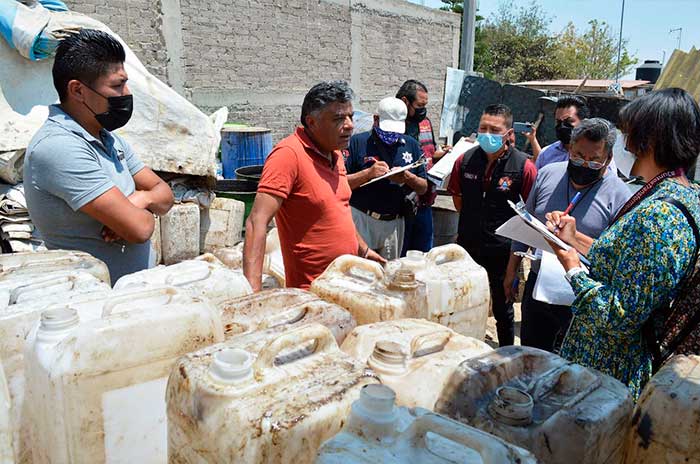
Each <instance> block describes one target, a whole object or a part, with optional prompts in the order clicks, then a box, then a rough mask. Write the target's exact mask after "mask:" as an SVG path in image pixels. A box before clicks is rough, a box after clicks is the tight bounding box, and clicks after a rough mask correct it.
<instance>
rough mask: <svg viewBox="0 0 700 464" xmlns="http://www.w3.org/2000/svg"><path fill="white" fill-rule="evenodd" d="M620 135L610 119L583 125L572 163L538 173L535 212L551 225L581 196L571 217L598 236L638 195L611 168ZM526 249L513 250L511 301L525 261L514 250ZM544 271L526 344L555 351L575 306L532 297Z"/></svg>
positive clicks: (530, 309) (528, 304) (527, 295)
mask: <svg viewBox="0 0 700 464" xmlns="http://www.w3.org/2000/svg"><path fill="white" fill-rule="evenodd" d="M615 137H616V133H615V129H614V128H613V127H612V125H611V124H610V123H609V122H607V121H606V120H604V119H600V118H593V119H586V120H584V121H581V123H580V124H579V126H577V127H576V128H575V129H574V131H573V134H572V145H571V152H570V155H569V161H565V162H557V163H552V164H549V165H547V166H545V167H544V168H542V170H540V171H539V172H538V174H537V179H536V181H535V186H534V187H533V188H532V191H531V192H530V196H529V197H528V199H527V203H526V208H527V210H528V211H529V212H530V214H532V215H533V216H535V217H537V218H538V219H539V220H540V221H542V222H546V219H545V214H547V213H549V212H551V211H564V210H566V208H567V206H568V205H569V203H570V202H571V200H572V199H573V198H574V196H575V195H576V193H577V192H580V193H581V197H580V200H579V201H578V203H576V206H575V207H574V208H573V210H571V212H570V213H569V214H570V215H571V216H573V217H574V218H576V228H577V230H579V231H580V232H582V233H584V234H586V235H588V236H590V237H594V238H597V237H598V236H599V235H600V234H601V232H602V231H603V230H605V229H606V228H607V227H608V225H609V224H611V223H612V221H613V219H614V218H615V215H616V214H617V212H618V210H619V209H620V208H621V207H622V206H623V205H624V204H625V203H626V202H627V200H628V199H629V198H630V197H631V195H632V194H631V191H630V189H629V187H628V186H627V185H626V184H625V183H624V182H622V180H620V178H619V177H617V175H616V173H615V172H613V171H611V170H610V169H608V166H609V164H610V162H611V160H612V147H613V145H614V144H615ZM526 250H527V246H525V245H523V244H521V243H518V242H513V244H512V246H511V256H510V260H509V262H508V269H507V271H506V278H505V280H504V290H505V292H506V296H507V297H508V298H510V299H511V300H512V299H513V298H514V296H515V295H514V293H515V291H514V288H513V282H514V280H515V276H516V274H517V269H518V267H519V265H520V261H521V259H522V258H521V257H519V256H516V255H514V254H513V252H517V251H526ZM538 271H539V261H533V262H532V267H531V270H530V275H529V276H528V278H527V283H526V284H525V291H524V294H523V302H522V306H521V309H522V324H521V329H520V337H521V343H522V344H523V345H526V346H534V347H536V348H541V349H545V350H548V351H554V350H555V349H557V348H558V345H559V344H560V343H561V341H562V339H563V337H564V335H565V334H566V330H567V329H568V327H569V322H570V321H571V308H570V307H568V306H560V305H551V304H547V303H544V302H541V301H537V300H535V299H533V298H532V293H533V290H534V287H535V282H536V280H537V273H538Z"/></svg>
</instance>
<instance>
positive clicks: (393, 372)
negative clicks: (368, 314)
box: [341, 319, 491, 409]
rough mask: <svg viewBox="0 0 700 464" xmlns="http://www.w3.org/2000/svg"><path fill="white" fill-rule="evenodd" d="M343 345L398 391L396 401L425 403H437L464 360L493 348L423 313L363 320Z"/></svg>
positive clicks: (420, 404)
mask: <svg viewBox="0 0 700 464" xmlns="http://www.w3.org/2000/svg"><path fill="white" fill-rule="evenodd" d="M341 349H342V350H343V351H344V352H346V353H347V354H349V355H350V356H352V357H354V358H356V359H359V360H361V361H365V362H367V364H368V366H369V367H370V368H372V370H373V371H374V372H375V373H377V375H379V378H380V379H381V381H382V383H383V384H385V385H387V386H389V387H391V388H392V389H393V390H394V391H395V392H396V398H397V402H398V404H400V405H401V406H408V407H415V406H419V407H421V408H427V409H433V407H434V406H435V401H436V400H437V398H438V396H439V395H440V393H441V392H442V389H443V388H444V386H445V384H446V383H447V381H448V380H449V378H450V376H451V375H452V373H453V372H454V370H455V369H456V368H457V366H459V364H460V363H461V362H462V361H464V360H465V359H468V358H471V357H474V356H478V355H480V354H483V353H486V352H488V351H491V347H490V346H488V345H487V344H486V343H484V342H482V341H480V340H477V339H475V338H471V337H465V336H464V335H460V334H458V333H456V332H455V331H453V330H450V329H448V328H447V327H445V326H443V325H440V324H436V323H434V322H429V321H426V320H424V319H399V320H396V321H384V322H376V323H374V324H368V325H361V326H359V327H357V328H356V329H355V330H353V331H352V333H350V335H348V337H347V338H346V339H345V342H343V345H342V346H341ZM428 379H429V380H428Z"/></svg>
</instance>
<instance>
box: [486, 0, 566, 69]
mask: <svg viewBox="0 0 700 464" xmlns="http://www.w3.org/2000/svg"><path fill="white" fill-rule="evenodd" d="M550 24H551V18H550V17H549V16H547V14H546V13H545V12H544V11H543V9H542V7H541V6H540V5H539V4H538V3H537V2H536V1H535V0H533V1H532V2H531V3H530V4H529V5H528V6H525V7H520V8H516V7H515V5H514V4H513V1H512V0H509V1H505V2H502V3H501V4H500V6H499V9H498V12H497V14H496V15H495V17H493V18H489V19H487V20H486V21H484V22H482V23H481V24H480V26H479V30H478V31H477V39H480V41H481V44H480V46H478V47H477V50H475V57H474V70H475V71H478V72H482V73H484V76H486V77H488V78H490V79H495V80H498V81H500V82H520V81H530V80H541V79H553V78H556V77H559V76H560V66H559V65H558V63H557V61H556V52H557V46H556V39H555V37H554V36H553V35H552V34H550V33H549V26H550Z"/></svg>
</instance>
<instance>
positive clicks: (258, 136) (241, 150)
mask: <svg viewBox="0 0 700 464" xmlns="http://www.w3.org/2000/svg"><path fill="white" fill-rule="evenodd" d="M271 151H272V132H271V131H270V129H266V128H264V127H247V126H240V125H231V126H224V128H223V129H222V130H221V164H222V165H223V170H224V179H235V178H236V169H238V168H240V167H243V166H251V165H256V164H264V163H265V159H267V155H269V154H270V152H271Z"/></svg>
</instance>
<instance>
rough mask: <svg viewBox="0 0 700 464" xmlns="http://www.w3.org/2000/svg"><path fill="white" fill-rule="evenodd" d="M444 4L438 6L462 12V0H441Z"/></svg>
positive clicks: (445, 9) (442, 8) (446, 9)
mask: <svg viewBox="0 0 700 464" xmlns="http://www.w3.org/2000/svg"><path fill="white" fill-rule="evenodd" d="M441 1H442V3H444V5H442V6H441V7H440V9H441V10H444V11H453V12H455V13H459V14H462V13H463V12H464V0H441Z"/></svg>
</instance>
